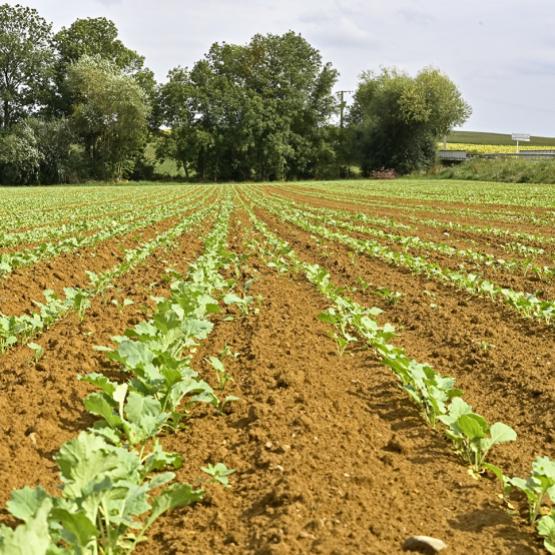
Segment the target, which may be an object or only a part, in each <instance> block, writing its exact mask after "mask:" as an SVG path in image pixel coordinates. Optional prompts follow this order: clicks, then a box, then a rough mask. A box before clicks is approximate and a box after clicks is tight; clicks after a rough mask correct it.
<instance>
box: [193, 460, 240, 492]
mask: <svg viewBox="0 0 555 555" xmlns="http://www.w3.org/2000/svg"><path fill="white" fill-rule="evenodd" d="M201 470H202V471H203V472H204V473H205V474H208V476H210V478H211V479H212V480H213V481H214V482H217V483H218V484H221V485H222V486H224V488H227V487H229V476H231V475H232V474H234V473H235V472H236V471H235V470H234V469H232V468H228V467H227V466H226V465H225V464H224V463H216V464H208V465H206V466H203V467H202V468H201Z"/></svg>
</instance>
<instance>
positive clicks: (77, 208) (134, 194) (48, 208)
mask: <svg viewBox="0 0 555 555" xmlns="http://www.w3.org/2000/svg"><path fill="white" fill-rule="evenodd" d="M130 189H131V188H130ZM145 193H146V192H145V190H144V188H143V189H142V190H141V189H139V188H133V189H132V190H130V191H129V192H128V191H127V189H126V190H122V189H121V188H119V191H118V190H117V189H116V188H112V187H95V186H91V187H90V188H87V189H82V188H81V189H79V188H78V187H64V189H61V190H60V189H49V190H46V189H40V188H33V189H28V188H27V189H24V190H23V189H20V190H17V189H3V190H2V193H1V194H2V220H1V221H0V230H2V232H5V231H6V230H8V231H11V230H13V229H17V228H19V227H24V228H29V227H39V226H40V227H43V226H51V225H53V224H59V223H63V222H65V221H66V220H67V219H68V212H69V213H70V214H71V216H72V217H73V218H75V219H77V218H85V217H88V216H89V215H90V216H97V215H99V214H105V213H106V212H108V211H110V210H112V209H113V207H114V201H116V200H117V201H118V206H119V204H120V203H121V205H122V206H124V208H125V207H126V206H129V205H132V204H133V203H135V202H139V203H140V202H144V201H148V199H149V198H151V197H149V194H148V193H146V194H145Z"/></svg>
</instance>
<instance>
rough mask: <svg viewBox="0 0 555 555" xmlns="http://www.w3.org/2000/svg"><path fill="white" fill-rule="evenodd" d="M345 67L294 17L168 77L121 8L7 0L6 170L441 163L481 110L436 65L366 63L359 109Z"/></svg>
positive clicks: (2, 80) (261, 170)
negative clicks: (83, 10) (48, 8)
mask: <svg viewBox="0 0 555 555" xmlns="http://www.w3.org/2000/svg"><path fill="white" fill-rule="evenodd" d="M337 78H338V72H337V71H336V69H335V68H334V67H333V66H332V65H331V64H330V63H329V62H326V61H324V60H323V59H322V56H321V54H320V52H319V51H318V49H316V48H315V47H314V46H313V45H311V44H310V43H309V42H308V41H307V40H306V39H305V38H303V37H302V36H301V35H300V34H298V33H295V32H293V31H288V32H286V33H283V34H271V33H270V34H256V35H254V36H253V37H252V38H251V39H250V41H248V42H247V43H245V44H230V43H226V42H216V43H214V44H213V45H212V46H211V47H210V49H209V50H208V52H207V53H206V54H205V55H204V56H203V57H202V58H201V59H200V60H198V61H197V62H196V63H194V64H193V65H192V66H190V67H181V66H178V67H176V68H174V69H172V70H171V71H170V72H169V74H168V77H167V79H166V81H165V82H164V83H161V84H157V83H156V79H155V77H154V73H153V72H152V71H151V70H150V69H148V68H147V67H146V66H145V59H144V57H143V56H142V55H141V54H139V53H138V52H137V51H136V50H134V49H133V48H130V47H129V46H128V45H126V44H124V42H123V41H122V40H121V38H120V36H119V32H118V29H117V26H116V24H115V23H114V22H113V21H111V20H109V19H107V18H105V17H88V18H84V19H77V20H75V21H74V22H73V23H71V24H70V25H68V26H67V27H63V28H61V29H60V30H59V31H58V32H56V33H55V34H54V33H53V32H52V25H51V24H50V23H49V22H47V21H46V20H45V19H43V18H42V17H41V16H40V15H39V13H38V12H37V11H36V10H34V9H32V8H26V7H23V6H20V5H10V4H7V3H4V4H0V183H14V184H15V183H38V182H41V183H56V182H67V181H70V180H80V179H90V178H94V179H112V178H122V177H125V178H136V179H138V178H141V177H143V178H144V177H151V176H152V175H153V173H154V169H155V165H154V164H155V160H154V157H153V154H152V153H155V158H156V161H158V162H164V161H166V160H170V161H172V162H173V163H174V164H177V166H178V167H181V168H182V169H183V170H184V173H185V177H186V178H188V179H195V180H199V181H208V180H209V181H243V180H258V181H270V180H282V179H306V178H317V177H319V178H325V177H339V176H344V175H348V174H349V172H350V171H351V170H350V168H351V167H354V168H357V167H359V168H361V169H362V171H363V173H364V174H370V173H371V172H372V171H373V170H379V169H382V168H384V169H395V170H396V171H397V172H400V173H405V172H410V171H412V170H415V169H419V168H425V167H427V166H429V165H430V164H432V163H433V161H434V157H435V152H436V144H437V142H438V140H440V139H441V138H442V137H443V136H444V135H445V134H447V133H448V131H449V130H450V129H451V128H452V127H454V126H456V125H460V124H461V123H463V122H464V121H465V120H466V118H467V117H468V115H469V114H470V108H469V106H468V105H467V104H466V103H465V102H464V100H463V99H462V97H461V94H460V92H459V90H458V89H457V87H456V86H455V85H454V83H453V82H452V81H451V80H450V79H449V78H448V77H447V76H446V75H444V74H442V73H441V72H440V71H439V70H436V69H433V68H425V69H423V70H422V71H421V72H420V73H418V74H417V75H416V76H415V77H412V76H410V75H408V74H406V73H403V72H401V71H398V70H396V69H384V70H382V71H381V72H379V73H372V72H366V73H364V74H363V75H362V77H361V80H360V83H359V85H358V88H357V91H356V93H355V96H354V102H353V105H352V106H351V108H350V109H346V108H347V107H346V106H345V104H344V103H341V104H340V102H339V101H338V100H339V99H338V98H337V97H336V95H335V94H334V93H333V89H334V86H335V84H336V81H337ZM339 111H341V114H342V115H343V114H344V113H345V115H346V117H345V120H344V121H345V125H339V121H338V119H339V118H338V112H339ZM341 119H342V118H341ZM342 121H343V119H342Z"/></svg>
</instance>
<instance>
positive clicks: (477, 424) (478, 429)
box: [457, 414, 487, 441]
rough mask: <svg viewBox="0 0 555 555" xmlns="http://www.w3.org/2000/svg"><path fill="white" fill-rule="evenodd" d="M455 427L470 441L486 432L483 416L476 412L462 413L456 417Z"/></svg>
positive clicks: (483, 435) (479, 437)
mask: <svg viewBox="0 0 555 555" xmlns="http://www.w3.org/2000/svg"><path fill="white" fill-rule="evenodd" d="M457 427H458V428H459V430H460V431H461V432H462V433H463V434H464V435H465V436H466V437H467V438H468V439H469V440H470V441H472V440H474V439H481V438H483V437H485V435H486V433H487V428H485V427H484V420H483V418H481V417H479V416H478V415H477V414H463V415H462V416H460V417H459V418H458V419H457Z"/></svg>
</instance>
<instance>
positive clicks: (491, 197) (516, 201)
mask: <svg viewBox="0 0 555 555" xmlns="http://www.w3.org/2000/svg"><path fill="white" fill-rule="evenodd" d="M303 188H306V189H309V190H310V189H311V190H314V191H317V192H318V193H319V192H320V191H323V192H330V191H331V192H336V193H339V194H342V195H343V198H345V195H346V194H352V195H353V196H359V197H360V198H361V199H362V200H364V199H368V200H369V201H371V202H374V201H378V202H388V201H391V202H396V203H397V204H399V199H402V200H408V201H410V206H415V201H419V200H420V201H423V203H422V204H420V205H416V206H418V207H419V208H425V209H428V210H429V209H430V204H424V202H429V201H435V202H436V203H437V202H438V201H439V202H442V203H457V204H471V205H474V206H484V205H487V206H484V208H485V209H486V210H488V211H491V212H492V213H493V214H495V213H496V212H499V213H500V214H501V215H503V214H504V213H506V214H513V215H514V216H515V217H517V218H518V217H519V216H523V217H526V215H525V214H523V212H522V211H521V210H520V209H521V208H522V207H530V208H533V209H545V207H546V206H552V204H553V201H554V200H555V195H554V194H553V189H551V188H549V187H542V186H541V185H537V186H534V185H525V186H507V185H506V184H505V183H496V182H495V181H489V182H482V183H469V182H468V181H458V182H454V181H451V182H440V181H436V180H433V179H429V178H428V177H425V178H422V179H416V178H411V179H410V180H399V181H376V180H373V181H366V182H364V181H363V182H361V181H335V182H304V183H303ZM402 206H403V207H408V206H407V205H404V204H403V205H402ZM512 207H515V208H516V209H515V210H513V208H512ZM434 208H435V207H434ZM439 208H440V209H442V210H443V209H444V208H443V207H439ZM445 210H447V211H449V212H453V211H455V210H456V208H455V207H452V208H446V209H445ZM463 210H465V209H463ZM466 210H470V211H476V208H474V207H471V208H467V209H466ZM528 212H529V213H530V212H532V211H528ZM465 214H466V213H465ZM532 214H533V212H532ZM545 216H546V217H548V218H549V217H551V219H552V217H553V215H552V214H550V213H549V212H545Z"/></svg>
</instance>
